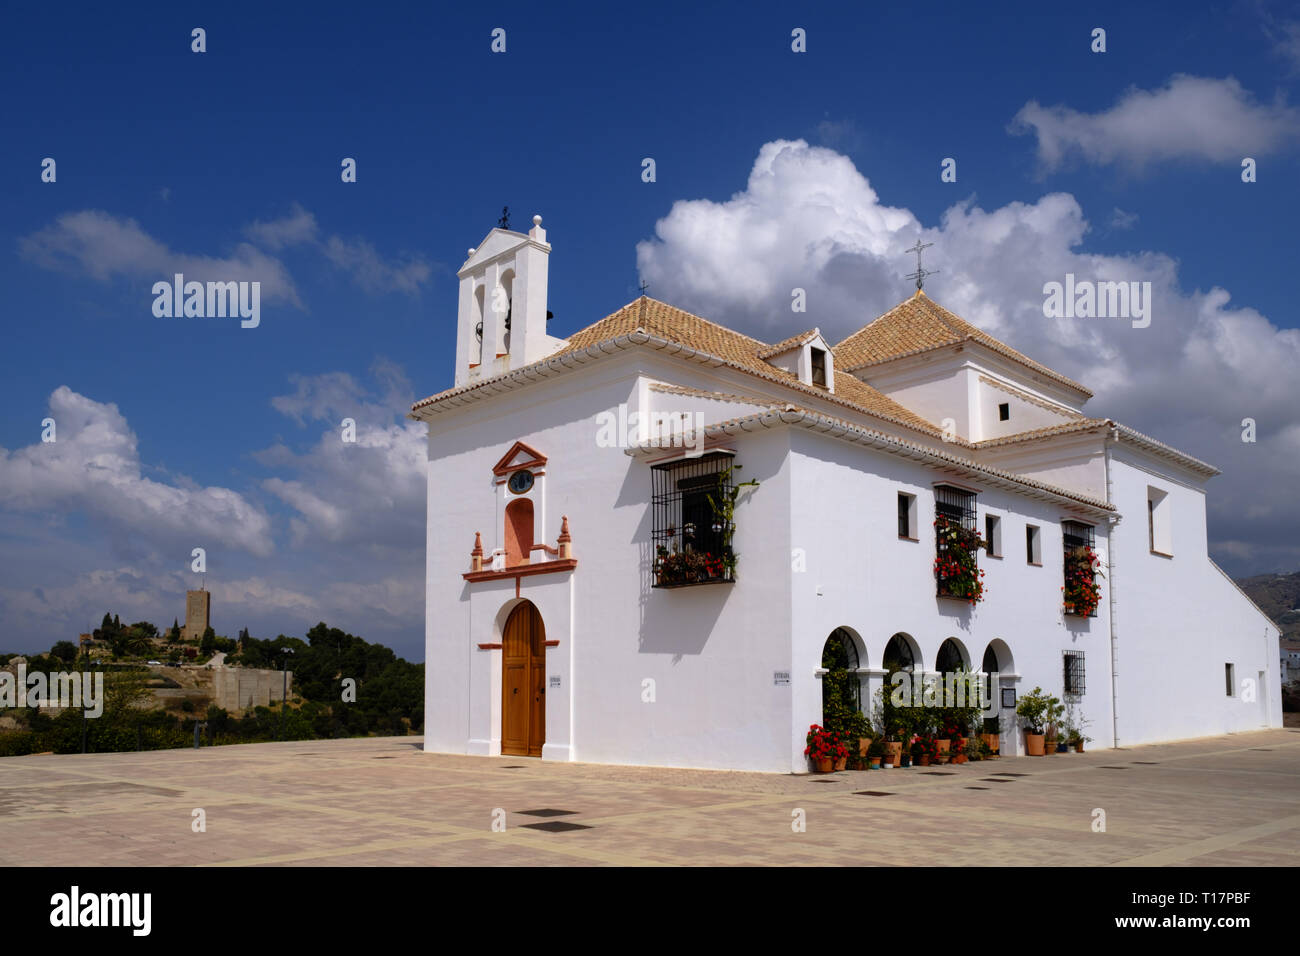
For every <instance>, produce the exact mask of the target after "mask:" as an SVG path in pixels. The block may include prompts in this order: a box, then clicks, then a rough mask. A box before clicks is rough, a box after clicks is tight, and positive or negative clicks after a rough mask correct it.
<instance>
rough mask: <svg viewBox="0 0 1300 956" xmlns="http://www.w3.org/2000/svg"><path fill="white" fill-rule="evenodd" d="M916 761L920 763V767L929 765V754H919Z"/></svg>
mask: <svg viewBox="0 0 1300 956" xmlns="http://www.w3.org/2000/svg"><path fill="white" fill-rule="evenodd" d="M917 762H918V763H920V765H921V766H922V767H928V766H930V755H929V754H921V756H920V757H919V758H917Z"/></svg>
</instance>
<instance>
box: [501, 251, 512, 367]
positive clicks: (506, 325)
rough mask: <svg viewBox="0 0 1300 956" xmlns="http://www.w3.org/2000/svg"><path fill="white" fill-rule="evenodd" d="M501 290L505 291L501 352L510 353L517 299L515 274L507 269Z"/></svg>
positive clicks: (502, 279)
mask: <svg viewBox="0 0 1300 956" xmlns="http://www.w3.org/2000/svg"><path fill="white" fill-rule="evenodd" d="M501 288H502V289H503V290H504V291H505V300H506V301H505V305H506V311H505V317H504V318H503V319H502V320H501V323H502V326H503V328H502V332H501V334H502V338H501V351H502V352H509V351H510V323H511V320H512V319H513V318H514V299H515V274H514V272H512V271H511V270H509V269H507V270H506V271H505V272H503V273H502V274H501Z"/></svg>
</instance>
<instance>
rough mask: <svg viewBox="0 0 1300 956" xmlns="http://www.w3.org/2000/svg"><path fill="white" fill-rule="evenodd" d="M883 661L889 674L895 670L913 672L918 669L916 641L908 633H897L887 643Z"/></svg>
mask: <svg viewBox="0 0 1300 956" xmlns="http://www.w3.org/2000/svg"><path fill="white" fill-rule="evenodd" d="M881 662H882V664H883V666H884V668H885V671H886V672H887V673H889V674H892V673H894V672H895V671H908V672H909V673H910V672H912V671H913V670H915V669H916V645H915V643H914V642H913V641H912V639H911V638H910V637H909V636H908V635H906V634H902V633H899V634H895V635H894V636H893V637H891V638H890V639H889V643H888V644H886V645H885V655H884V657H882V658H881Z"/></svg>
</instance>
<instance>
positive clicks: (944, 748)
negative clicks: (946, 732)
mask: <svg viewBox="0 0 1300 956" xmlns="http://www.w3.org/2000/svg"><path fill="white" fill-rule="evenodd" d="M951 746H952V741H951V740H936V741H935V742H934V749H935V751H936V753H941V754H946V753H947V752H948V749H949V748H950V747H951Z"/></svg>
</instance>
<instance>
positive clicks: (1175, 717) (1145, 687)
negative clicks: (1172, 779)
mask: <svg viewBox="0 0 1300 956" xmlns="http://www.w3.org/2000/svg"><path fill="white" fill-rule="evenodd" d="M1110 468H1111V480H1112V487H1113V494H1114V496H1115V503H1116V504H1117V505H1118V506H1119V508H1120V509H1121V511H1122V513H1123V514H1124V520H1123V522H1121V524H1120V525H1119V526H1118V527H1117V529H1116V532H1115V538H1114V552H1115V553H1114V555H1113V560H1115V561H1116V563H1117V565H1118V568H1117V572H1118V574H1119V579H1118V580H1119V586H1118V589H1117V591H1116V614H1115V626H1116V635H1117V646H1118V654H1117V657H1118V662H1117V671H1118V687H1119V700H1120V704H1119V708H1118V709H1119V739H1120V744H1121V745H1122V746H1123V745H1130V744H1140V743H1149V742H1153V741H1158V740H1176V739H1180V738H1185V737H1199V736H1205V735H1209V734H1221V733H1226V732H1231V731H1238V730H1254V729H1258V728H1260V727H1264V726H1275V727H1280V726H1281V691H1280V688H1279V689H1277V690H1274V689H1273V686H1274V684H1276V683H1278V669H1277V660H1278V655H1277V629H1276V628H1275V627H1274V626H1273V625H1272V624H1271V623H1270V622H1269V621H1268V620H1267V618H1265V617H1264V616H1263V614H1262V613H1260V612H1259V611H1258V610H1257V609H1256V608H1255V607H1254V605H1252V604H1251V603H1250V601H1249V600H1248V599H1247V598H1246V597H1245V596H1244V595H1242V594H1241V593H1240V592H1239V591H1238V590H1237V589H1236V588H1235V587H1234V586H1233V585H1232V584H1231V582H1229V581H1227V580H1226V579H1225V578H1224V577H1223V575H1222V573H1221V572H1220V571H1219V570H1218V569H1217V568H1216V567H1214V565H1213V564H1212V563H1211V562H1210V560H1209V558H1208V557H1207V554H1206V530H1205V495H1204V492H1203V490H1201V489H1200V488H1199V487H1197V485H1196V483H1195V482H1193V481H1192V480H1191V479H1189V478H1187V477H1185V476H1178V475H1176V474H1174V473H1173V471H1172V470H1171V469H1169V468H1168V466H1161V465H1160V464H1158V463H1157V462H1155V461H1154V460H1151V459H1148V458H1146V456H1143V455H1141V454H1140V453H1138V452H1136V451H1134V450H1132V449H1130V448H1126V447H1124V446H1119V447H1115V448H1113V449H1112V454H1111V464H1110ZM1148 486H1155V487H1158V488H1160V489H1162V490H1164V491H1166V492H1168V494H1169V499H1168V500H1169V504H1170V507H1171V515H1170V518H1171V523H1172V537H1173V542H1174V543H1173V549H1172V555H1171V556H1170V557H1164V556H1161V555H1156V554H1152V553H1151V551H1150V547H1149V538H1148V532H1147V520H1146V508H1147V505H1146V502H1147V487H1148ZM1228 662H1231V663H1233V664H1234V665H1235V668H1236V678H1237V684H1238V688H1237V694H1236V695H1235V696H1234V697H1228V695H1227V693H1226V690H1225V680H1224V664H1225V663H1228ZM1260 671H1263V672H1264V674H1265V681H1266V687H1267V690H1257V694H1256V697H1257V699H1256V701H1255V702H1254V703H1248V702H1246V701H1245V700H1243V699H1242V693H1241V683H1240V682H1241V680H1242V679H1243V678H1246V677H1249V678H1254V679H1258V674H1259V672H1260Z"/></svg>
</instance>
